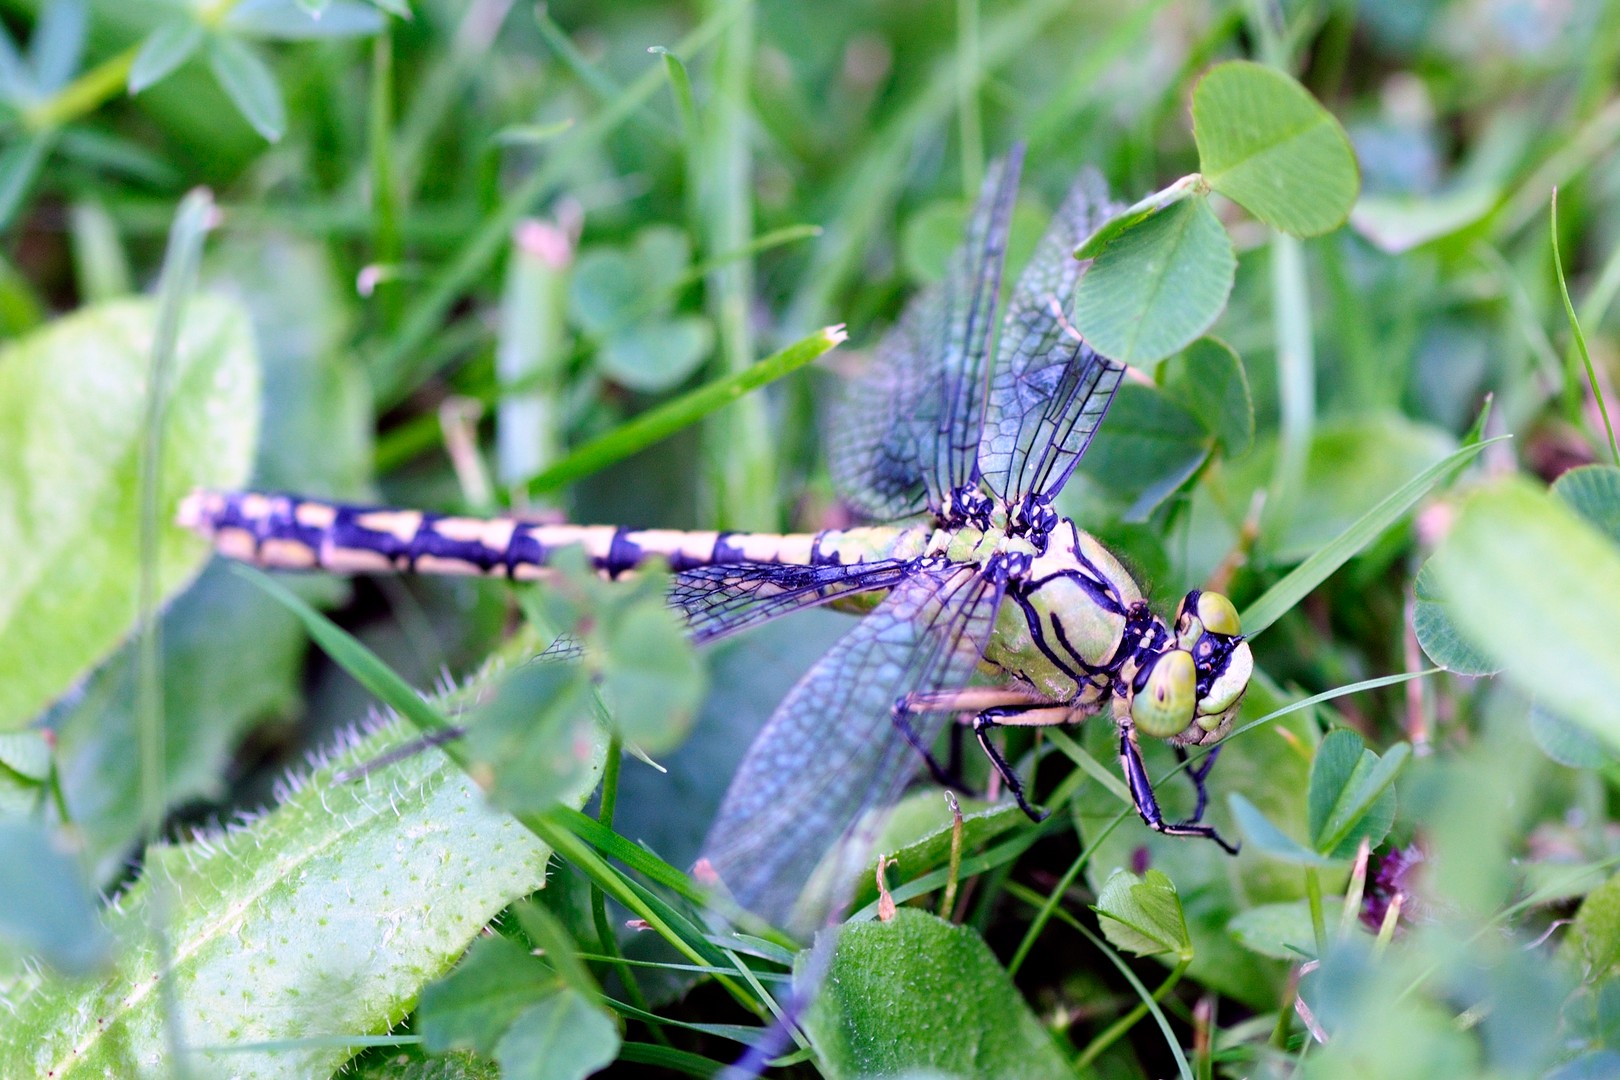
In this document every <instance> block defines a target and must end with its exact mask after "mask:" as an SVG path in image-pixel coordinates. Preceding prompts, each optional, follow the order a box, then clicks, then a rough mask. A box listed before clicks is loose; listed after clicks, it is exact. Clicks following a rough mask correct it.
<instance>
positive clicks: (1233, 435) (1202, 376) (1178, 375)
mask: <svg viewBox="0 0 1620 1080" xmlns="http://www.w3.org/2000/svg"><path fill="white" fill-rule="evenodd" d="M1163 383H1164V392H1165V393H1166V394H1168V395H1169V396H1170V397H1171V399H1173V400H1174V401H1176V402H1177V403H1179V404H1180V405H1181V407H1182V408H1184V409H1186V410H1187V411H1188V412H1189V413H1191V414H1192V415H1193V416H1194V417H1196V418H1197V420H1198V422H1199V423H1200V424H1202V425H1203V426H1204V430H1205V431H1208V432H1209V433H1210V434H1211V435H1213V436H1215V439H1216V441H1217V442H1218V443H1219V444H1220V447H1221V452H1222V453H1223V454H1225V455H1226V457H1228V458H1239V457H1242V456H1243V455H1244V454H1247V453H1248V452H1249V447H1250V446H1251V445H1252V444H1253V443H1254V400H1253V398H1252V397H1251V396H1250V395H1249V377H1248V375H1247V374H1246V373H1245V372H1244V370H1243V361H1242V360H1240V359H1239V358H1238V354H1237V353H1235V352H1233V351H1232V347H1231V346H1230V345H1228V344H1226V342H1224V341H1221V340H1220V339H1219V338H1212V337H1204V338H1199V339H1198V340H1197V341H1195V342H1193V343H1192V344H1191V345H1189V346H1187V347H1186V348H1185V349H1183V350H1181V352H1179V353H1177V354H1176V355H1175V356H1172V357H1171V358H1170V359H1169V360H1168V361H1166V363H1165V365H1164V374H1163Z"/></svg>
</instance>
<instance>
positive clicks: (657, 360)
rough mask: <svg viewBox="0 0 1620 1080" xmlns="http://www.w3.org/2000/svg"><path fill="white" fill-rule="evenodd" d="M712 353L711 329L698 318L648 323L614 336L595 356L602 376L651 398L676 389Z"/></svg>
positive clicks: (705, 321)
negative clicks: (657, 393) (652, 395)
mask: <svg viewBox="0 0 1620 1080" xmlns="http://www.w3.org/2000/svg"><path fill="white" fill-rule="evenodd" d="M713 351H714V326H713V325H712V324H711V323H710V322H709V320H708V319H705V318H704V317H703V316H701V315H685V316H682V317H680V318H676V319H670V320H668V321H663V320H658V321H654V320H647V321H644V322H640V323H637V324H635V325H634V326H630V327H626V328H625V329H623V330H620V331H618V332H617V333H615V334H613V335H612V336H611V337H609V338H608V340H607V341H606V342H605V343H604V344H603V346H602V351H601V352H600V353H599V354H598V359H599V361H600V363H601V369H602V373H603V374H604V375H606V376H607V377H608V378H610V379H612V380H613V381H614V382H616V383H619V384H621V385H623V386H627V387H629V388H630V389H631V390H639V391H641V392H642V393H645V394H650V393H656V392H658V391H661V390H668V389H670V388H671V387H674V386H679V385H680V384H681V383H683V382H685V381H686V379H687V377H688V376H689V375H691V374H692V372H694V371H696V370H697V369H698V367H699V366H700V365H701V364H702V363H703V361H704V359H705V358H706V357H707V356H708V355H709V354H710V353H711V352H713Z"/></svg>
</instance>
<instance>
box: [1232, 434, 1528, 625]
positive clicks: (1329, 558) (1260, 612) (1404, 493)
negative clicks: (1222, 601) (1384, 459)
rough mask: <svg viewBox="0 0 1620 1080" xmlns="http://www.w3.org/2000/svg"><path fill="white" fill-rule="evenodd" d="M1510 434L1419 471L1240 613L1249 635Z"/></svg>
mask: <svg viewBox="0 0 1620 1080" xmlns="http://www.w3.org/2000/svg"><path fill="white" fill-rule="evenodd" d="M1505 438H1508V436H1506V435H1499V436H1497V437H1496V438H1494V439H1485V440H1483V441H1480V442H1474V443H1470V444H1469V445H1467V446H1462V447H1459V448H1458V449H1456V450H1454V451H1453V452H1452V453H1450V454H1448V455H1447V456H1446V457H1445V458H1443V459H1442V460H1440V461H1437V462H1435V463H1434V464H1433V465H1431V466H1429V467H1428V468H1427V469H1424V470H1423V471H1422V472H1420V473H1418V474H1417V475H1416V476H1414V477H1413V478H1412V479H1411V480H1408V481H1407V482H1406V483H1405V484H1403V485H1401V487H1399V488H1398V489H1396V490H1395V491H1392V492H1390V494H1389V495H1388V496H1386V497H1385V498H1384V499H1383V500H1382V501H1381V502H1379V504H1378V505H1377V506H1375V507H1373V508H1372V509H1371V510H1369V511H1367V512H1366V513H1365V514H1363V515H1362V516H1361V517H1360V518H1359V519H1358V520H1357V521H1356V522H1355V523H1354V524H1353V525H1351V526H1350V527H1349V528H1348V529H1346V530H1344V532H1342V533H1340V534H1339V535H1338V537H1336V538H1335V539H1334V540H1333V541H1332V542H1331V543H1329V544H1328V545H1327V546H1326V547H1324V548H1322V549H1321V550H1320V551H1318V552H1316V553H1315V554H1314V555H1312V556H1311V557H1310V558H1308V559H1306V560H1305V561H1304V562H1302V563H1300V564H1299V565H1298V566H1296V567H1295V568H1294V569H1293V570H1292V571H1291V572H1290V573H1289V574H1288V575H1287V576H1286V577H1284V578H1283V579H1282V580H1281V581H1279V582H1277V584H1275V585H1273V586H1272V587H1271V588H1269V589H1267V590H1266V591H1265V593H1264V594H1263V595H1262V596H1261V597H1260V599H1258V600H1256V601H1255V602H1254V603H1252V604H1250V605H1249V606H1248V607H1247V608H1246V609H1244V611H1243V614H1242V615H1241V616H1239V619H1240V621H1241V622H1242V625H1243V634H1244V636H1245V637H1249V638H1253V637H1256V636H1257V635H1259V634H1260V633H1262V632H1264V631H1265V629H1266V628H1267V627H1269V626H1270V625H1271V624H1272V623H1274V622H1276V621H1277V620H1278V619H1279V618H1281V617H1282V615H1283V613H1284V612H1286V611H1288V610H1289V609H1290V608H1292V607H1293V606H1294V605H1295V604H1297V603H1299V602H1300V601H1301V600H1302V599H1304V598H1305V596H1306V595H1307V594H1308V593H1310V591H1311V590H1312V589H1314V588H1316V587H1317V586H1318V585H1320V584H1321V583H1322V582H1324V581H1326V580H1327V579H1328V577H1329V576H1331V575H1332V574H1333V572H1334V571H1335V570H1337V569H1339V567H1341V566H1343V565H1344V564H1345V563H1347V562H1349V561H1350V559H1351V558H1352V557H1354V556H1355V554H1356V553H1357V552H1358V551H1360V550H1361V549H1362V548H1364V547H1366V546H1367V545H1368V544H1370V543H1372V541H1373V540H1375V539H1377V537H1378V536H1379V534H1380V533H1382V532H1383V531H1384V530H1385V529H1387V528H1389V527H1390V526H1391V525H1393V524H1395V523H1396V522H1397V521H1399V520H1400V519H1401V518H1402V517H1404V516H1405V515H1406V512H1407V511H1408V510H1410V509H1411V508H1412V507H1413V506H1415V505H1417V502H1418V500H1419V499H1422V498H1423V496H1425V495H1427V494H1428V493H1429V492H1430V491H1431V490H1432V489H1433V488H1434V487H1435V485H1437V484H1439V483H1440V482H1441V481H1443V480H1444V479H1446V478H1447V477H1448V476H1449V475H1450V474H1451V473H1452V472H1453V471H1455V470H1456V469H1459V468H1461V467H1462V466H1463V465H1465V464H1467V463H1468V462H1469V461H1470V460H1472V459H1473V457H1474V456H1475V455H1476V454H1478V453H1479V452H1480V451H1481V450H1483V449H1485V447H1487V446H1489V445H1491V444H1492V443H1494V442H1499V441H1500V440H1502V439H1505Z"/></svg>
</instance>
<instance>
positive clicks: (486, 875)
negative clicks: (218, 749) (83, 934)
mask: <svg viewBox="0 0 1620 1080" xmlns="http://www.w3.org/2000/svg"><path fill="white" fill-rule="evenodd" d="M400 740H401V732H400V730H399V728H398V726H397V725H395V726H390V727H389V728H387V729H386V730H384V731H382V732H379V733H378V734H376V735H373V736H370V737H368V738H366V739H364V740H361V741H359V742H358V743H357V744H354V745H352V746H351V748H350V749H349V750H347V751H346V752H344V753H342V754H340V755H337V756H336V757H335V759H330V760H328V761H326V762H324V763H323V764H322V765H321V766H320V767H319V768H318V769H317V770H316V771H315V772H314V773H313V774H312V775H310V776H308V777H305V778H302V779H299V780H297V781H296V782H295V783H293V784H291V785H290V787H291V794H289V795H288V796H287V798H286V801H285V802H283V803H282V804H281V805H280V806H278V807H276V808H275V809H274V810H272V811H271V812H269V813H268V814H265V815H263V816H262V817H259V818H256V819H253V820H251V821H250V822H248V823H246V824H243V825H239V826H235V827H233V828H232V829H230V830H229V831H226V832H215V833H211V834H208V835H207V836H204V837H201V838H199V839H197V840H194V841H191V842H188V843H186V844H182V845H179V846H172V847H171V846H161V847H154V848H152V849H151V850H150V851H149V852H148V855H147V859H146V862H145V873H144V874H143V876H142V878H141V880H140V881H139V882H137V883H136V885H135V886H134V887H133V888H131V889H130V890H129V891H128V892H127V893H126V894H125V895H124V896H123V898H122V900H121V902H120V904H119V905H118V907H117V908H116V909H114V910H113V911H111V912H110V913H108V914H107V915H106V922H107V924H108V927H109V929H110V930H111V931H112V932H113V933H114V935H115V936H116V937H118V938H119V939H120V940H121V941H124V942H126V943H127V944H126V950H125V952H124V953H123V954H122V955H121V956H120V958H119V959H118V961H117V963H116V965H115V968H114V971H113V973H112V974H111V975H110V976H108V977H106V978H104V979H102V980H99V981H96V982H89V983H87V982H82V981H75V982H67V981H59V980H47V979H39V978H34V979H30V980H28V981H27V982H26V984H25V985H22V986H20V987H17V988H14V990H13V992H12V994H11V997H10V1004H11V1006H12V1013H11V1015H10V1016H9V1017H8V1021H7V1024H6V1025H5V1026H4V1027H3V1028H0V1075H5V1076H45V1075H54V1076H58V1077H69V1078H71V1077H79V1076H98V1077H99V1076H133V1075H139V1074H141V1073H142V1070H143V1069H144V1068H145V1067H146V1065H147V1064H148V1063H150V1062H151V1061H154V1060H160V1059H161V1058H163V1056H164V1054H165V1053H166V1051H165V1047H166V1046H167V1042H166V1036H165V1029H164V1023H165V1021H164V1012H165V1010H164V997H165V995H166V994H172V1008H173V1010H174V1019H175V1022H176V1023H177V1024H179V1025H180V1030H182V1031H184V1032H185V1035H186V1042H187V1044H188V1045H190V1046H193V1047H197V1048H198V1049H197V1050H196V1051H195V1052H194V1053H193V1055H192V1058H191V1061H190V1064H191V1066H192V1071H193V1073H194V1074H196V1075H204V1076H212V1075H223V1074H228V1075H231V1076H235V1077H243V1078H251V1077H285V1076H327V1075H330V1074H331V1073H332V1072H333V1071H334V1070H335V1069H337V1068H338V1067H340V1066H341V1065H342V1064H343V1063H344V1062H345V1061H346V1060H347V1059H348V1058H349V1057H350V1054H351V1050H350V1048H349V1047H347V1046H345V1045H343V1044H342V1043H341V1041H338V1042H334V1041H332V1040H331V1039H329V1038H322V1037H330V1036H338V1037H341V1036H345V1035H352V1036H362V1035H370V1034H377V1033H381V1032H385V1031H387V1030H389V1029H390V1028H391V1027H392V1026H393V1025H394V1024H396V1023H397V1022H398V1021H399V1019H400V1018H401V1017H402V1016H404V1015H405V1013H406V1012H407V1011H408V1009H409V1007H410V1005H411V1004H412V1003H413V1002H414V1001H415V999H416V997H417V994H418V993H419V992H420V990H421V988H422V986H423V985H424V984H426V983H427V982H429V981H431V980H432V979H434V978H435V977H437V976H438V975H440V974H441V973H443V972H444V971H446V970H448V969H449V967H450V966H451V965H452V964H453V963H454V962H455V960H456V958H457V957H458V956H460V954H461V952H462V950H463V949H464V948H465V946H466V943H467V941H468V939H469V938H471V937H472V936H473V935H474V934H475V933H477V931H478V929H479V927H481V926H483V925H484V924H485V923H486V922H487V921H488V920H489V919H490V917H491V916H493V915H494V914H495V913H496V912H498V911H500V910H501V909H502V908H503V907H505V906H506V905H507V904H508V903H510V902H511V901H512V900H513V899H515V898H516V897H519V896H522V895H524V894H526V893H529V892H531V891H533V890H534V889H536V888H538V887H539V886H540V885H541V884H542V883H543V882H544V880H545V874H546V862H547V859H548V857H549V855H550V852H549V851H548V850H547V849H546V847H545V846H544V845H542V844H541V843H540V842H539V841H538V840H536V839H535V837H534V836H533V834H531V833H529V832H528V831H526V830H525V829H523V828H522V827H521V826H519V825H518V824H517V822H515V821H513V820H512V819H511V818H510V817H508V816H507V815H505V814H502V813H498V812H496V811H494V810H491V809H490V808H489V807H488V806H487V804H486V803H485V802H484V800H483V797H482V795H481V794H480V793H479V791H478V789H477V788H476V787H474V786H473V784H472V783H471V782H470V781H469V780H468V779H467V778H466V776H465V775H464V774H463V773H462V772H461V771H460V770H459V769H457V768H456V767H455V766H454V765H452V764H451V763H450V761H449V760H448V759H447V758H446V757H445V756H444V755H443V754H442V753H440V752H438V751H431V750H430V751H426V752H423V753H418V754H415V755H413V756H411V757H408V758H405V759H403V760H401V761H398V762H395V763H394V764H392V765H390V766H388V767H387V768H386V769H384V770H382V771H380V772H376V773H372V774H370V775H368V776H366V777H365V778H364V779H361V780H358V781H355V782H350V783H335V782H334V781H333V774H334V772H336V771H337V770H339V769H349V768H353V767H354V766H355V765H357V764H359V763H361V762H365V761H369V760H371V759H373V758H375V757H376V756H377V755H378V754H379V753H382V752H383V751H385V750H387V749H389V748H392V747H396V746H398V745H399V743H400ZM597 763H598V769H599V768H600V757H598V759H597ZM595 780H596V774H595V773H592V774H591V775H590V776H589V777H588V778H587V779H586V780H584V781H583V782H582V783H581V785H580V786H579V787H578V788H576V789H575V790H574V791H573V792H571V793H570V794H569V796H568V798H569V803H570V805H573V806H580V805H582V804H583V803H584V800H585V798H586V797H587V795H588V794H589V792H590V790H591V789H592V788H593V787H594V785H595ZM154 894H158V895H154ZM154 904H161V905H162V906H163V911H164V915H163V916H162V920H163V925H165V926H166V927H167V934H168V942H167V949H166V950H163V951H160V950H159V949H158V948H157V947H156V946H155V945H154V943H152V942H151V940H150V938H149V936H148V934H147V930H148V928H149V927H150V926H151V925H152V923H153V922H154V921H155V920H156V919H157V918H158V916H157V915H156V914H155V913H154V912H153V911H152V910H151V908H152V906H153V905H154ZM165 955H166V956H169V957H172V967H171V968H170V969H169V972H168V974H169V976H170V978H169V979H168V981H167V985H165V984H164V983H163V982H161V981H160V974H161V973H162V969H161V968H160V957H162V956H165ZM289 1035H296V1036H301V1037H303V1038H305V1039H307V1040H308V1042H307V1043H305V1044H302V1045H300V1044H298V1043H297V1040H296V1039H295V1040H293V1043H294V1044H293V1045H283V1046H280V1047H278V1048H276V1049H273V1050H272V1049H266V1050H257V1051H237V1052H226V1051H225V1050H224V1049H223V1048H228V1047H232V1046H239V1045H241V1044H245V1043H256V1042H264V1041H270V1040H285V1039H287V1038H288V1036H289ZM210 1047H219V1048H222V1049H221V1050H219V1051H217V1052H210V1051H209V1050H208V1049H206V1048H210ZM50 1070H56V1071H55V1072H51V1071H50Z"/></svg>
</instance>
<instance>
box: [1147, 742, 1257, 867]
mask: <svg viewBox="0 0 1620 1080" xmlns="http://www.w3.org/2000/svg"><path fill="white" fill-rule="evenodd" d="M1210 757H1214V755H1213V754H1211V755H1210ZM1119 762H1120V768H1121V770H1123V771H1124V773H1125V783H1126V784H1127V785H1128V786H1129V787H1130V789H1131V801H1132V802H1134V803H1135V804H1136V812H1137V813H1138V814H1140V815H1142V821H1143V822H1144V823H1146V825H1147V827H1148V828H1150V829H1152V830H1153V831H1154V832H1161V833H1164V834H1165V835H1167V836H1202V837H1203V838H1204V839H1206V840H1213V841H1215V842H1216V843H1217V844H1219V845H1220V846H1221V850H1223V851H1225V852H1226V853H1227V854H1228V855H1236V854H1237V853H1238V845H1236V844H1233V843H1230V842H1229V841H1227V839H1226V838H1225V837H1223V836H1222V835H1221V834H1220V833H1218V832H1216V831H1215V826H1213V825H1200V824H1199V823H1198V822H1199V819H1200V818H1201V817H1202V816H1203V813H1204V801H1205V800H1204V799H1203V798H1202V797H1200V798H1199V800H1198V813H1196V814H1194V815H1193V816H1192V817H1191V818H1188V819H1187V820H1186V821H1182V822H1178V823H1176V824H1174V825H1170V824H1167V823H1166V822H1165V820H1164V814H1162V813H1161V812H1160V811H1159V800H1158V799H1157V798H1155V797H1154V794H1153V782H1152V781H1150V780H1149V779H1148V774H1147V766H1146V765H1144V764H1143V763H1142V751H1141V748H1140V747H1138V746H1137V745H1136V729H1135V728H1134V727H1131V726H1129V725H1128V724H1121V725H1120V728H1119ZM1211 764H1212V763H1211V762H1210V761H1208V760H1207V759H1206V760H1205V761H1204V762H1203V763H1202V764H1200V765H1199V766H1198V768H1197V769H1195V770H1193V772H1194V782H1195V783H1197V784H1198V787H1199V794H1200V796H1202V795H1203V786H1204V784H1203V781H1204V777H1205V776H1206V775H1208V773H1209V767H1210V765H1211Z"/></svg>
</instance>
